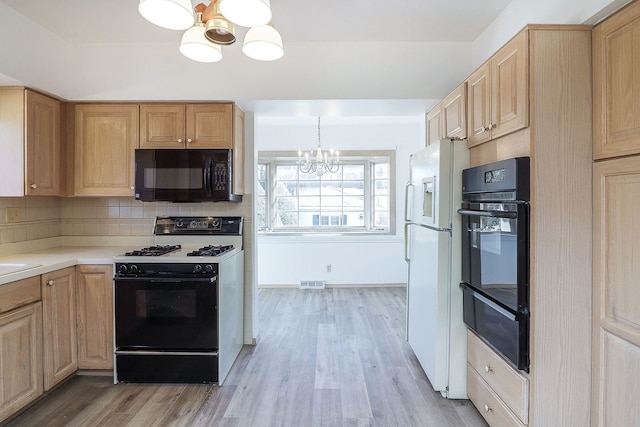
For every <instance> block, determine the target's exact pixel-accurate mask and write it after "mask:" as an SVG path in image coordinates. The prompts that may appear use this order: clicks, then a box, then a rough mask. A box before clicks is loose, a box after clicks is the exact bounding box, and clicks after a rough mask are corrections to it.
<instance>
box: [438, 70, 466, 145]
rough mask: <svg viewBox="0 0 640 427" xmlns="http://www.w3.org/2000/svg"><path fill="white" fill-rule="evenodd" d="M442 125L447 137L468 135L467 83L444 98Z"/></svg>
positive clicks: (464, 136)
mask: <svg viewBox="0 0 640 427" xmlns="http://www.w3.org/2000/svg"><path fill="white" fill-rule="evenodd" d="M442 127H443V132H442V133H443V134H444V135H445V136H446V137H447V138H466V137H467V83H466V82H463V83H462V84H461V85H459V86H458V87H457V88H455V89H454V91H453V92H451V93H450V94H449V95H448V96H447V97H446V98H445V99H443V100H442Z"/></svg>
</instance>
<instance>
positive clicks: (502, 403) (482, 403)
mask: <svg viewBox="0 0 640 427" xmlns="http://www.w3.org/2000/svg"><path fill="white" fill-rule="evenodd" d="M467 356H468V357H467V393H468V395H469V399H471V401H472V402H473V404H474V405H475V406H476V408H478V411H480V414H482V416H483V417H484V419H485V420H486V421H487V422H488V423H489V425H490V426H491V427H499V426H525V425H527V424H528V423H529V379H528V378H527V377H525V376H524V375H523V374H521V373H520V372H519V371H517V370H516V369H515V368H513V367H511V366H510V365H509V364H508V363H507V362H506V361H505V360H504V359H503V358H502V357H501V356H499V355H498V354H497V353H496V352H494V351H493V350H492V349H491V348H490V347H489V346H488V345H486V344H485V343H484V342H482V340H481V339H480V338H479V337H478V336H476V335H475V334H474V333H473V332H471V331H467Z"/></svg>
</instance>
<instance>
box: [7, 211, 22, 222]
mask: <svg viewBox="0 0 640 427" xmlns="http://www.w3.org/2000/svg"><path fill="white" fill-rule="evenodd" d="M6 220H7V222H19V221H20V220H22V211H21V209H20V208H7V215H6Z"/></svg>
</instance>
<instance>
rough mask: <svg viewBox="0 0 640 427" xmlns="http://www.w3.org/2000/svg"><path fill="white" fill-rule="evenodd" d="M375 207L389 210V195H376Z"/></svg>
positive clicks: (378, 209) (377, 209) (379, 209)
mask: <svg viewBox="0 0 640 427" xmlns="http://www.w3.org/2000/svg"><path fill="white" fill-rule="evenodd" d="M374 209H375V210H376V212H377V211H381V210H383V211H388V210H389V197H388V196H376V197H375V206H374Z"/></svg>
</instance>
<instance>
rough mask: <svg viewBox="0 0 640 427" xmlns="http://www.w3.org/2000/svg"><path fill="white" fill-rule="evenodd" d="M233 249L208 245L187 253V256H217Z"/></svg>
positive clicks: (225, 246) (230, 246)
mask: <svg viewBox="0 0 640 427" xmlns="http://www.w3.org/2000/svg"><path fill="white" fill-rule="evenodd" d="M232 249H233V245H216V246H213V245H209V246H204V247H202V248H199V249H196V250H195V251H191V252H189V253H187V256H219V255H222V254H223V253H225V252H228V251H230V250H232Z"/></svg>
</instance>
